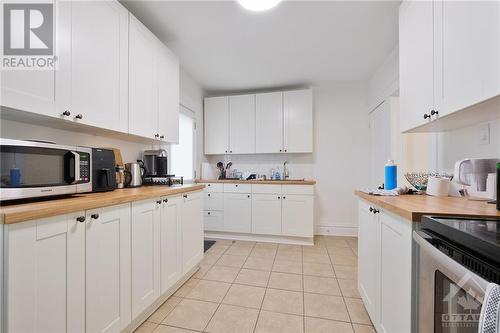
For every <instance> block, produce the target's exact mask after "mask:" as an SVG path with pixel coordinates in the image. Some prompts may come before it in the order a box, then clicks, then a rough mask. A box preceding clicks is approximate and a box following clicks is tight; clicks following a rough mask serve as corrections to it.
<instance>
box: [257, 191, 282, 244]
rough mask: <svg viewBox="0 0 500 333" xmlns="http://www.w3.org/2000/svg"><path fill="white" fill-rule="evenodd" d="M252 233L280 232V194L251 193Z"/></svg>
mask: <svg viewBox="0 0 500 333" xmlns="http://www.w3.org/2000/svg"><path fill="white" fill-rule="evenodd" d="M252 233H254V234H264V235H280V234H281V194H253V195H252Z"/></svg>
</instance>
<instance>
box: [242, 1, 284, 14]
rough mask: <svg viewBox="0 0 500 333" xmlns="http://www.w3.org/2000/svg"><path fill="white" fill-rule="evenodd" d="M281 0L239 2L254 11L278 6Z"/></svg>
mask: <svg viewBox="0 0 500 333" xmlns="http://www.w3.org/2000/svg"><path fill="white" fill-rule="evenodd" d="M280 2H281V0H238V3H239V4H240V5H241V6H243V8H245V9H248V10H251V11H254V12H261V11H264V10H269V9H271V8H273V7H276V6H277V5H278V4H279V3H280Z"/></svg>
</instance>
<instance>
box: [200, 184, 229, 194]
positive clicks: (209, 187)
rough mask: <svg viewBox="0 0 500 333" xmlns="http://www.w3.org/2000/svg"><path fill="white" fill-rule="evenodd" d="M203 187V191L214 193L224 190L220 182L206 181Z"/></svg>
mask: <svg viewBox="0 0 500 333" xmlns="http://www.w3.org/2000/svg"><path fill="white" fill-rule="evenodd" d="M205 185H206V186H205V188H204V189H203V190H204V191H205V192H216V193H222V192H223V190H224V187H223V185H224V184H220V183H207V184H205Z"/></svg>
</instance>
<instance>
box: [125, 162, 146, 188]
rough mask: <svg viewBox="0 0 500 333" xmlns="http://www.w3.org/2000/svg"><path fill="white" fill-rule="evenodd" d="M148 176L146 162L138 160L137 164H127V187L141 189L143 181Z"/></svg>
mask: <svg viewBox="0 0 500 333" xmlns="http://www.w3.org/2000/svg"><path fill="white" fill-rule="evenodd" d="M145 174H146V168H145V167H144V162H143V161H141V160H137V162H132V163H126V164H125V186H126V187H139V186H142V179H143V178H144V175H145Z"/></svg>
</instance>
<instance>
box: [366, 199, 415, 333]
mask: <svg viewBox="0 0 500 333" xmlns="http://www.w3.org/2000/svg"><path fill="white" fill-rule="evenodd" d="M412 230H413V227H412V222H411V221H407V220H404V219H402V218H400V217H396V216H395V215H393V214H391V213H388V212H385V211H383V210H382V209H380V208H378V207H375V206H373V205H370V204H368V203H366V202H364V201H360V203H359V235H358V236H359V238H358V290H359V293H360V294H361V298H362V299H363V302H364V304H365V307H366V310H367V311H368V314H369V315H370V318H371V320H372V322H373V324H374V326H375V328H376V329H377V331H378V332H384V333H400V332H411V316H412V306H411V303H412V302H411V279H412V273H411V265H412V254H411V249H412V236H411V234H412Z"/></svg>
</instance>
